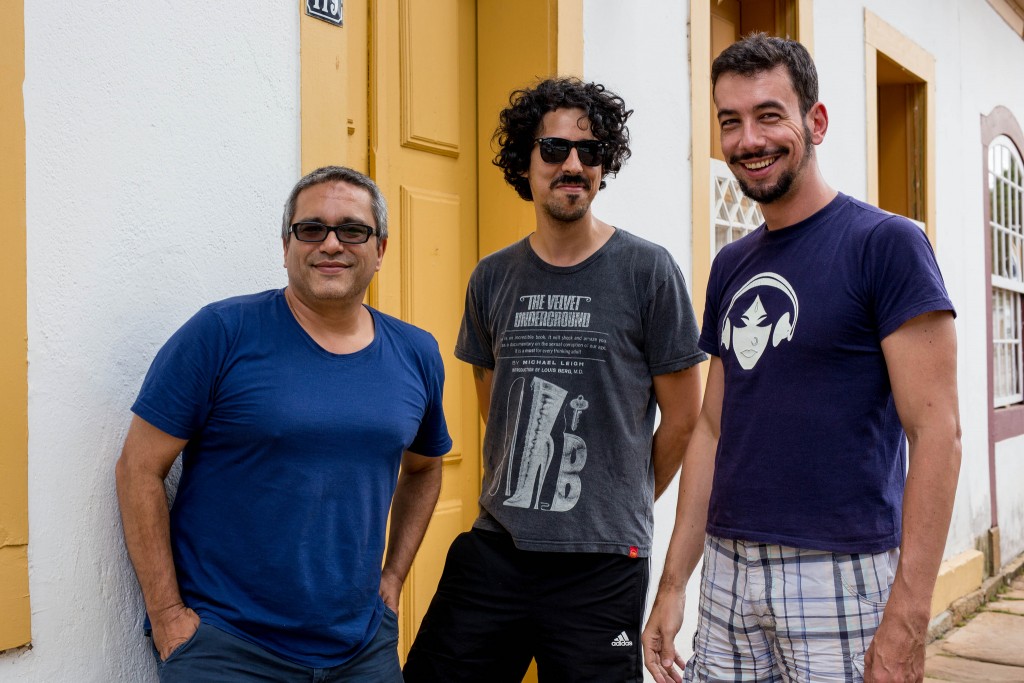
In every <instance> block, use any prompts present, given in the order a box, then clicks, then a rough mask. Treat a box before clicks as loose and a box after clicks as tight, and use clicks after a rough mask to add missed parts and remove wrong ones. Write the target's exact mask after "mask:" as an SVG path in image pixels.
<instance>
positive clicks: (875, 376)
mask: <svg viewBox="0 0 1024 683" xmlns="http://www.w3.org/2000/svg"><path fill="white" fill-rule="evenodd" d="M712 84H713V86H712V87H713V94H714V100H715V105H716V106H717V109H718V122H719V126H720V131H721V140H722V149H723V152H724V154H725V158H726V160H727V162H728V164H729V167H730V168H731V170H732V172H733V173H734V174H735V176H736V179H737V180H738V181H739V183H740V186H741V187H742V189H743V192H744V193H745V194H746V195H747V196H748V197H751V198H752V199H754V200H756V201H757V202H758V203H759V204H760V206H761V210H762V212H763V214H764V217H765V224H764V225H762V226H761V227H760V228H758V229H757V230H755V231H754V232H753V233H751V234H750V235H748V236H746V237H744V238H742V239H740V240H738V241H736V242H734V243H732V244H730V245H727V246H726V247H725V248H723V249H722V251H721V253H719V255H718V256H717V257H716V258H715V261H714V263H713V265H712V267H711V275H710V278H709V282H708V294H707V304H706V307H705V313H704V325H703V330H702V334H701V338H700V347H701V348H702V349H703V350H704V351H706V352H707V353H709V354H711V356H712V358H711V364H710V367H709V372H708V380H707V388H706V391H705V395H704V403H703V407H702V409H701V416H700V418H699V420H698V424H697V427H696V430H695V432H694V436H693V438H692V440H691V441H690V444H689V448H688V449H687V452H686V456H685V458H684V464H683V476H682V479H681V488H680V499H679V506H678V509H677V516H676V524H675V529H674V531H673V535H672V541H671V544H670V546H669V551H668V556H667V558H666V561H665V570H664V573H663V575H662V579H661V583H660V586H659V589H658V595H657V598H656V600H655V603H654V606H653V608H652V611H651V615H650V617H649V620H648V623H647V626H646V628H645V630H644V634H643V647H644V657H645V662H646V665H647V668H648V670H649V671H650V672H651V674H652V675H653V676H654V678H655V680H657V681H659V683H666V682H667V681H670V680H672V681H682V680H687V681H709V680H714V681H720V680H730V681H735V680H742V681H747V680H750V681H753V680H758V681H761V680H773V681H774V680H801V681H803V680H811V681H860V680H866V681H882V680H884V681H890V680H892V681H895V680H899V681H903V680H908V681H911V680H913V681H919V680H921V679H922V677H923V667H924V639H925V634H926V632H927V628H928V620H929V616H930V605H931V595H932V590H933V589H934V585H935V577H936V574H937V572H938V567H939V563H940V561H941V559H942V553H943V548H944V544H945V539H946V534H947V531H948V528H949V520H950V515H951V511H952V506H953V495H954V492H955V489H956V482H957V475H958V472H959V466H960V426H959V415H958V405H957V390H956V335H955V329H954V324H953V317H954V312H953V306H952V303H951V302H950V300H949V297H948V295H947V293H946V290H945V287H944V285H943V282H942V277H941V275H940V273H939V269H938V265H937V263H936V261H935V257H934V255H933V253H932V249H931V246H930V244H929V243H928V240H927V238H926V237H925V236H924V234H923V232H922V231H921V230H920V229H919V228H918V227H917V226H916V225H914V224H913V223H911V222H910V221H908V220H907V219H905V218H902V217H899V216H894V215H892V214H889V213H886V212H884V211H881V210H879V209H877V208H875V207H872V206H869V205H867V204H864V203H863V202H859V201H857V200H855V199H852V198H851V197H848V196H846V195H844V194H842V193H839V192H837V191H835V190H834V189H832V188H831V187H829V186H828V184H826V182H825V180H824V179H823V178H822V175H821V173H820V170H819V168H818V163H817V158H816V155H815V150H814V147H815V146H816V145H819V144H821V142H822V141H823V139H824V137H825V132H826V130H827V128H828V114H827V112H826V110H825V107H824V105H823V104H822V103H821V102H819V101H818V82H817V73H816V70H815V67H814V63H813V62H812V60H811V58H810V55H809V54H808V53H807V50H806V49H804V48H803V46H801V45H800V44H799V43H796V42H794V41H790V40H783V39H781V38H771V37H768V36H766V35H765V34H754V35H751V36H749V37H747V38H745V39H743V40H741V41H739V42H738V43H736V44H734V45H732V46H730V47H729V48H727V49H726V50H725V51H724V52H722V54H721V55H720V56H719V57H718V58H717V59H716V60H715V62H714V65H713V67H712ZM908 442H909V454H908V452H907V448H906V444H907V443H908ZM908 460H909V463H908ZM908 464H909V469H907V466H908ZM702 555H703V571H702V577H701V591H700V608H699V619H698V623H697V632H696V635H695V637H694V641H693V642H694V655H693V657H692V658H691V659H690V660H689V662H686V663H685V667H684V662H683V660H682V658H681V657H679V655H678V654H677V651H676V648H675V644H674V642H673V639H674V638H675V636H676V634H677V633H678V631H679V629H680V627H681V625H682V617H683V601H684V597H685V590H686V584H687V581H688V580H689V577H690V575H691V573H692V572H693V570H694V568H695V567H696V565H697V563H698V562H699V561H700V560H701V557H702ZM677 667H678V668H682V669H683V672H682V675H680V672H679V670H678V668H677Z"/></svg>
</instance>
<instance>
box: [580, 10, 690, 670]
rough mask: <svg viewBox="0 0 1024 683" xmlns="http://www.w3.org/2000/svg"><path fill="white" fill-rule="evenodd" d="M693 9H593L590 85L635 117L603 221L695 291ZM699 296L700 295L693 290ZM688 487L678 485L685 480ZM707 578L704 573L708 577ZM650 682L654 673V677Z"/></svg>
mask: <svg viewBox="0 0 1024 683" xmlns="http://www.w3.org/2000/svg"><path fill="white" fill-rule="evenodd" d="M688 21H689V6H688V5H687V4H685V3H679V2H669V1H662V0H659V1H657V2H646V3H644V7H643V10H642V11H638V10H637V7H636V6H635V5H633V4H631V3H623V2H618V1H617V0H587V2H586V3H585V5H584V14H583V25H584V34H583V45H584V67H583V71H584V76H585V78H586V79H587V80H591V81H597V82H599V83H603V84H604V85H605V86H606V87H608V88H609V89H610V90H612V91H614V92H616V93H617V94H619V95H620V96H622V98H623V99H624V100H625V101H626V106H627V107H629V108H631V109H633V112H634V113H633V116H632V117H631V118H630V120H629V124H628V125H629V129H630V136H631V137H630V148H631V149H632V152H633V155H632V157H631V158H630V159H629V161H628V162H627V163H626V164H625V166H624V167H623V169H622V170H621V171H620V172H619V175H618V177H616V178H613V179H612V180H609V181H608V187H607V189H605V190H604V191H602V192H601V194H600V195H599V196H598V199H597V201H596V202H595V203H594V213H595V215H597V216H598V217H599V218H601V220H604V221H606V222H609V223H612V224H613V225H616V226H619V227H621V228H623V229H625V230H628V231H630V232H632V233H634V234H637V235H639V236H641V237H644V238H645V239H649V240H651V241H653V242H657V243H658V244H661V245H663V246H665V247H666V248H667V249H668V250H669V251H670V252H671V253H672V255H673V256H674V257H675V259H676V261H678V263H679V265H680V267H681V268H682V271H683V274H684V276H685V277H686V281H687V284H690V282H691V278H692V275H693V270H692V267H691V245H692V232H691V224H690V207H691V199H690V194H691V193H690V183H691V178H692V176H691V170H692V169H691V166H690V163H689V159H690V67H689V51H690V47H689V40H688V37H687V35H688V33H687V24H688ZM690 289H691V292H692V285H691V288H690ZM677 481H678V479H677ZM676 493H677V484H676V483H673V484H672V485H670V486H669V488H668V490H667V491H666V492H665V493H664V494H663V495H662V497H661V498H660V499H659V500H658V501H657V502H656V503H655V506H654V547H653V553H652V556H651V586H650V591H649V594H648V595H649V598H648V607H649V606H650V603H651V602H653V600H654V595H655V592H656V591H657V586H658V581H659V579H660V578H661V570H662V565H663V564H664V559H665V554H666V552H667V550H668V542H669V538H670V536H671V533H672V525H673V522H674V518H675V507H676V499H677V495H676ZM697 571H698V572H699V571H700V568H699V567H698V569H697ZM696 610H697V580H696V579H694V580H693V581H691V582H690V585H689V587H688V593H687V602H686V614H685V617H684V623H683V630H682V631H681V633H682V634H683V635H681V636H680V637H679V638H677V643H678V646H679V647H680V650H681V652H682V653H683V654H684V656H689V654H690V652H691V651H692V650H691V647H690V635H692V633H693V626H694V625H695V624H696V623H697V611H696ZM645 675H647V674H646V672H645Z"/></svg>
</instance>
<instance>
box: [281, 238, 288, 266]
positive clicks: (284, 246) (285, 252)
mask: <svg viewBox="0 0 1024 683" xmlns="http://www.w3.org/2000/svg"><path fill="white" fill-rule="evenodd" d="M281 249H282V252H283V253H282V255H281V264H282V265H283V266H284V267H285V268H287V267H288V238H287V237H282V238H281Z"/></svg>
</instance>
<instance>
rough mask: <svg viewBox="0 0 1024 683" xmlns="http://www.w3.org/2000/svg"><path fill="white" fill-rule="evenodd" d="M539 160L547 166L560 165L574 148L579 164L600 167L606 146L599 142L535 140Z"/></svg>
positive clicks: (554, 139) (562, 139)
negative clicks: (538, 150) (538, 149)
mask: <svg viewBox="0 0 1024 683" xmlns="http://www.w3.org/2000/svg"><path fill="white" fill-rule="evenodd" d="M534 142H536V143H537V144H539V145H540V158H541V159H543V160H544V161H545V162H547V163H549V164H560V163H562V162H563V161H565V160H566V159H568V158H569V152H571V151H572V148H573V147H575V148H576V154H577V155H578V156H579V158H580V163H581V164H584V165H586V166H600V165H601V163H602V162H603V161H604V152H605V149H607V147H608V146H607V145H606V144H605V143H603V142H601V141H600V140H566V139H564V138H537V139H536V140H534Z"/></svg>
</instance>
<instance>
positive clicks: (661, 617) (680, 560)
mask: <svg viewBox="0 0 1024 683" xmlns="http://www.w3.org/2000/svg"><path fill="white" fill-rule="evenodd" d="M724 382H725V379H724V375H723V370H722V361H721V359H720V358H717V357H715V356H712V358H711V365H710V367H709V368H708V382H707V387H706V388H705V389H704V404H703V406H702V407H701V411H700V417H699V418H698V419H697V426H696V428H695V429H694V431H693V436H692V437H691V438H690V443H689V445H688V447H687V449H686V454H685V455H684V457H683V469H682V474H681V475H680V477H679V500H678V502H677V503H676V520H675V526H674V527H673V529H672V539H671V541H670V542H669V546H668V553H667V554H666V556H665V568H664V570H663V571H662V574H661V581H660V582H659V583H658V593H657V596H656V597H655V599H654V605H653V606H652V607H651V614H650V616H648V618H647V625H646V626H645V627H644V632H643V635H642V637H641V640H642V642H643V651H644V663H645V664H646V666H647V670H648V671H650V672H651V675H652V676H654V680H655V681H657V682H658V683H667V682H668V681H682V676H681V675H680V673H679V671H678V670H677V667H678V669H682V666H683V661H682V659H681V658H680V656H679V654H678V653H677V652H676V648H675V637H676V635H677V634H678V633H679V629H680V627H681V626H682V623H683V606H684V601H685V598H686V584H687V582H688V581H689V579H690V575H691V574H692V573H693V570H694V568H695V567H696V566H697V563H698V562H700V558H701V555H702V554H703V552H704V538H705V528H706V527H707V519H708V502H709V501H710V499H711V483H712V480H713V478H714V471H715V453H716V451H717V449H718V438H719V434H720V430H721V422H722V399H723V396H724V395H725V383H724Z"/></svg>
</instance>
